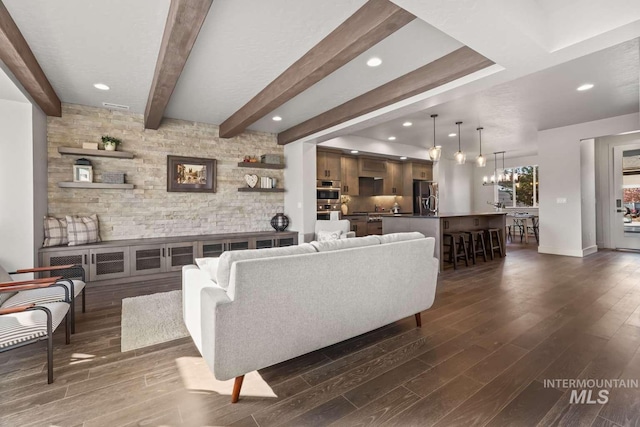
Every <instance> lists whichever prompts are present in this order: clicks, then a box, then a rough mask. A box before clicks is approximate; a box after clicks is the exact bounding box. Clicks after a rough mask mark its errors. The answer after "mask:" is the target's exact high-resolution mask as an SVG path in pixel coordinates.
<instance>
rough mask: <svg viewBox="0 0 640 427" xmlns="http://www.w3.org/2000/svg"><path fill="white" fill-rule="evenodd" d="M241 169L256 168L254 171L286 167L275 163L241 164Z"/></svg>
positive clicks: (239, 165) (239, 164)
mask: <svg viewBox="0 0 640 427" xmlns="http://www.w3.org/2000/svg"><path fill="white" fill-rule="evenodd" d="M238 167H239V168H254V169H284V165H282V164H275V163H250V162H239V163H238Z"/></svg>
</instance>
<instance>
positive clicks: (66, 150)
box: [58, 147, 133, 159]
mask: <svg viewBox="0 0 640 427" xmlns="http://www.w3.org/2000/svg"><path fill="white" fill-rule="evenodd" d="M58 153H60V154H74V155H77V156H94V157H114V158H117V159H133V153H129V152H127V151H107V150H91V149H88V148H74V147H58Z"/></svg>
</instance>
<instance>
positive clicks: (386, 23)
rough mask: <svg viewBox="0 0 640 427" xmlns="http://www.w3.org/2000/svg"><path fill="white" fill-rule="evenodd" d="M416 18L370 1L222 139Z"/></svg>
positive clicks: (225, 126) (237, 116) (380, 0)
mask: <svg viewBox="0 0 640 427" xmlns="http://www.w3.org/2000/svg"><path fill="white" fill-rule="evenodd" d="M414 19H415V16H413V15H412V14H410V13H409V12H407V11H406V10H404V9H401V8H400V7H398V6H396V5H395V4H393V3H391V2H390V1H388V0H369V1H368V2H367V3H365V5H364V6H362V7H361V8H360V9H358V10H357V11H356V12H355V13H354V14H353V15H351V16H350V17H349V18H348V19H347V20H346V21H344V22H343V23H342V24H340V26H338V28H336V29H335V30H333V31H332V32H331V33H330V34H329V35H328V36H327V37H325V38H324V39H323V40H322V41H320V43H318V44H317V45H315V46H314V47H313V48H312V49H311V50H310V51H308V52H307V53H306V54H305V55H304V56H303V57H302V58H300V59H299V60H297V61H296V62H295V63H294V64H293V65H291V66H290V67H289V68H287V69H286V70H285V71H284V72H283V73H282V74H280V75H279V76H278V77H277V78H276V79H275V80H274V81H272V82H271V83H270V84H269V85H268V86H267V87H266V88H264V89H263V90H262V91H261V92H260V93H258V94H257V95H256V96H255V97H253V99H251V100H250V101H249V102H248V103H246V104H245V105H244V106H243V107H242V108H240V109H239V110H238V111H236V112H235V113H233V115H232V116H231V117H229V118H228V119H227V120H225V121H224V122H223V123H222V124H221V125H220V136H221V137H222V138H232V137H234V136H236V135H238V134H240V133H242V131H244V130H245V129H246V128H247V127H248V126H250V125H251V124H252V123H255V122H256V121H257V120H259V119H260V118H262V117H264V116H265V115H266V114H268V113H270V112H271V111H273V110H275V109H276V108H278V107H279V106H281V105H282V104H284V103H285V102H287V101H289V100H290V99H292V98H293V97H295V96H296V95H298V94H299V93H301V92H303V91H305V90H306V89H308V88H309V87H311V86H313V85H314V84H316V83H317V82H319V81H320V80H322V79H323V78H325V77H326V76H328V75H329V74H331V73H333V72H334V71H335V70H337V69H338V68H340V67H342V66H343V65H345V64H346V63H348V62H349V61H351V60H352V59H354V58H355V57H357V56H358V55H360V54H361V53H363V52H365V51H366V50H368V49H369V48H371V47H372V46H374V45H375V44H377V43H378V42H380V41H382V40H383V39H385V38H386V37H388V36H389V35H390V34H393V33H394V32H396V31H398V30H399V29H400V28H402V27H404V26H405V25H407V24H408V23H409V22H411V21H413V20H414Z"/></svg>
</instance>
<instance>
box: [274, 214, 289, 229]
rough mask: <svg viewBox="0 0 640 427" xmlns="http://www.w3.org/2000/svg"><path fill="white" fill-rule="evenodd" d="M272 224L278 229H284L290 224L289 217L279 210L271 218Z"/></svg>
mask: <svg viewBox="0 0 640 427" xmlns="http://www.w3.org/2000/svg"><path fill="white" fill-rule="evenodd" d="M271 226H272V227H273V228H274V229H275V230H276V231H284V230H286V229H287V227H288V226H289V217H287V216H286V215H285V214H283V213H282V212H278V213H276V214H275V215H274V216H273V218H271Z"/></svg>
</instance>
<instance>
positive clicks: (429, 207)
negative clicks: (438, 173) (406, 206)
mask: <svg viewBox="0 0 640 427" xmlns="http://www.w3.org/2000/svg"><path fill="white" fill-rule="evenodd" d="M413 214H414V215H421V216H429V215H431V216H433V215H438V183H437V182H435V181H413Z"/></svg>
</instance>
